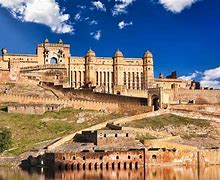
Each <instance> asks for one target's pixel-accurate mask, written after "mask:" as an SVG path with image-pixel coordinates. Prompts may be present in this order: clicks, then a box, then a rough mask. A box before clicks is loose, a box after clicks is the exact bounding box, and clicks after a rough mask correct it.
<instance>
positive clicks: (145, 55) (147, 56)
mask: <svg viewBox="0 0 220 180" xmlns="http://www.w3.org/2000/svg"><path fill="white" fill-rule="evenodd" d="M144 57H145V58H153V54H152V53H151V52H150V51H146V52H145V53H144Z"/></svg>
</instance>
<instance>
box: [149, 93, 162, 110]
mask: <svg viewBox="0 0 220 180" xmlns="http://www.w3.org/2000/svg"><path fill="white" fill-rule="evenodd" d="M151 105H152V106H153V107H154V111H158V110H159V109H160V102H159V97H158V96H156V95H154V96H152V104H151Z"/></svg>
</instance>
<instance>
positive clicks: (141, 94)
mask: <svg viewBox="0 0 220 180" xmlns="http://www.w3.org/2000/svg"><path fill="white" fill-rule="evenodd" d="M121 95H124V96H134V97H139V98H148V91H147V90H136V89H126V90H125V91H124V92H121Z"/></svg>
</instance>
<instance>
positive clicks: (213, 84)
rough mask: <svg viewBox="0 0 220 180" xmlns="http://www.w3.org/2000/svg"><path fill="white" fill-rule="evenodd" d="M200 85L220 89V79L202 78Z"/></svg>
mask: <svg viewBox="0 0 220 180" xmlns="http://www.w3.org/2000/svg"><path fill="white" fill-rule="evenodd" d="M200 85H201V87H208V88H213V89H220V81H217V80H213V81H206V80H201V81H200Z"/></svg>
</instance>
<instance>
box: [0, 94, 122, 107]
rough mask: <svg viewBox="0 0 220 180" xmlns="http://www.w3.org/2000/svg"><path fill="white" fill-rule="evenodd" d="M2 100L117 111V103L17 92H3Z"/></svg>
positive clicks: (0, 97)
mask: <svg viewBox="0 0 220 180" xmlns="http://www.w3.org/2000/svg"><path fill="white" fill-rule="evenodd" d="M0 101H1V102H16V103H20V104H23V103H25V104H28V103H30V104H31V103H39V104H58V105H60V104H63V105H64V107H73V108H75V109H92V110H102V109H107V110H109V111H117V110H118V108H119V107H118V104H117V103H105V102H94V101H86V100H64V99H55V98H43V97H34V96H24V95H15V94H3V93H0Z"/></svg>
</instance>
